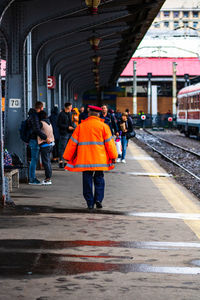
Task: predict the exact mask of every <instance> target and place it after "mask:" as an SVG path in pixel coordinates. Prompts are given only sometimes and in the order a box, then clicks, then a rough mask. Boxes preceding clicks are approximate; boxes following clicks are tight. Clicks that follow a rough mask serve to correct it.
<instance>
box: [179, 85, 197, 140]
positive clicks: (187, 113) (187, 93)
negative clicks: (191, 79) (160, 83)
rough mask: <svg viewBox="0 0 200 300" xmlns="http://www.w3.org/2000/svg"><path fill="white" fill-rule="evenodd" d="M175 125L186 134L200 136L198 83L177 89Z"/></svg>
mask: <svg viewBox="0 0 200 300" xmlns="http://www.w3.org/2000/svg"><path fill="white" fill-rule="evenodd" d="M177 125H178V129H179V130H180V132H182V133H185V135H186V136H189V135H190V134H191V135H196V136H198V137H200V83H197V84H195V85H190V86H188V87H185V88H183V89H182V90H180V91H179V93H178V108H177Z"/></svg>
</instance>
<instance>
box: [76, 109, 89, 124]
mask: <svg viewBox="0 0 200 300" xmlns="http://www.w3.org/2000/svg"><path fill="white" fill-rule="evenodd" d="M87 118H88V111H86V112H82V113H81V114H80V115H79V121H78V122H79V124H80V123H81V122H82V121H83V120H85V119H87Z"/></svg>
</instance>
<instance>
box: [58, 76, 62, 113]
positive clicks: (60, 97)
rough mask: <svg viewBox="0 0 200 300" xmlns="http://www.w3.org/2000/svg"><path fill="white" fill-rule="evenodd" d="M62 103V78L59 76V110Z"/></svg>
mask: <svg viewBox="0 0 200 300" xmlns="http://www.w3.org/2000/svg"><path fill="white" fill-rule="evenodd" d="M61 102H62V76H61V74H59V76H58V109H59V110H60V109H61Z"/></svg>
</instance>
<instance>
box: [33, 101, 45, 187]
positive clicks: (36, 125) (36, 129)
mask: <svg viewBox="0 0 200 300" xmlns="http://www.w3.org/2000/svg"><path fill="white" fill-rule="evenodd" d="M42 110H43V103H42V102H40V101H37V102H36V103H35V109H33V108H31V109H30V110H29V113H28V115H29V118H28V121H29V127H30V128H32V132H31V136H30V141H29V147H30V149H31V162H30V166H29V184H33V185H41V182H40V181H39V180H38V179H37V178H36V175H35V171H36V167H37V163H38V158H39V150H40V148H39V145H38V142H37V137H40V138H41V139H42V140H44V141H46V143H47V144H50V140H49V138H48V137H47V136H46V134H45V133H43V132H42V131H41V129H40V121H39V117H38V113H39V112H40V111H42Z"/></svg>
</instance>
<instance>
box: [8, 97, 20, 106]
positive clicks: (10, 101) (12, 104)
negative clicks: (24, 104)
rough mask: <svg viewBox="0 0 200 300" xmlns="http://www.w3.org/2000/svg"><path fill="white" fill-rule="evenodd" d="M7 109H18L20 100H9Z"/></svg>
mask: <svg viewBox="0 0 200 300" xmlns="http://www.w3.org/2000/svg"><path fill="white" fill-rule="evenodd" d="M9 107H10V108H20V107H21V99H9Z"/></svg>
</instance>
